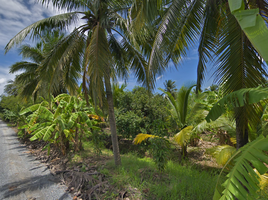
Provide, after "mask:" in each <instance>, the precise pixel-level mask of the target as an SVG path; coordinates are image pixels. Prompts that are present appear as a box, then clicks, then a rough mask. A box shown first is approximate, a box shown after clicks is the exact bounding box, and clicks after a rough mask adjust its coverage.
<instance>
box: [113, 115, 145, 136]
mask: <svg viewBox="0 0 268 200" xmlns="http://www.w3.org/2000/svg"><path fill="white" fill-rule="evenodd" d="M141 123H142V118H141V117H139V116H138V115H137V114H135V113H134V112H133V111H127V112H122V111H120V110H119V111H117V113H116V126H117V130H118V132H119V133H120V135H122V136H123V137H125V138H135V137H136V135H137V134H139V133H140V132H141Z"/></svg>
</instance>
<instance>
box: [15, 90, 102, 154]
mask: <svg viewBox="0 0 268 200" xmlns="http://www.w3.org/2000/svg"><path fill="white" fill-rule="evenodd" d="M28 113H31V114H30V115H29V116H28V117H27V119H28V123H27V125H24V126H22V127H20V129H26V131H27V132H28V133H29V134H31V135H32V137H31V138H30V140H31V141H33V140H37V139H38V140H44V141H47V142H48V147H49V145H50V144H51V143H53V144H56V145H57V146H59V148H60V149H61V151H62V153H63V154H66V151H68V150H69V148H70V146H69V145H70V142H72V143H73V146H74V150H75V151H79V150H80V149H81V148H82V144H81V139H82V137H83V136H85V135H88V134H91V131H92V130H93V129H99V128H98V127H96V126H94V125H95V124H96V123H97V122H96V121H95V120H92V119H90V117H89V116H90V115H91V114H95V113H94V108H93V107H92V106H91V107H88V106H87V105H86V101H84V100H82V99H81V97H79V96H78V97H73V96H70V95H68V94H61V95H58V96H57V97H56V98H53V97H52V101H51V102H50V103H48V102H47V101H43V102H42V103H40V104H35V105H32V106H30V107H28V108H26V109H24V110H22V111H21V112H20V115H27V114H28Z"/></svg>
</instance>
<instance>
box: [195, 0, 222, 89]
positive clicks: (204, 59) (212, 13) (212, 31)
mask: <svg viewBox="0 0 268 200" xmlns="http://www.w3.org/2000/svg"><path fill="white" fill-rule="evenodd" d="M216 2H217V1H214V0H208V1H206V5H205V10H204V19H203V27H202V31H201V35H200V42H199V47H198V54H199V60H198V65H197V90H196V92H198V91H200V89H201V86H202V83H203V80H204V77H205V75H204V74H205V72H206V64H207V63H208V62H209V61H211V60H212V54H213V53H214V52H215V50H214V49H216V46H217V45H216V44H217V42H216V41H215V40H216V38H215V37H214V36H215V35H217V33H216V32H217V25H218V24H217V23H218V19H219V16H218V15H219V12H218V10H219V9H218V7H217V6H218V5H217V3H216Z"/></svg>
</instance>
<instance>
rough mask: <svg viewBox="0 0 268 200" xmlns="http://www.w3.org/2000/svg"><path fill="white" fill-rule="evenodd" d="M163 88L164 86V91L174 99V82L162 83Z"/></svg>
mask: <svg viewBox="0 0 268 200" xmlns="http://www.w3.org/2000/svg"><path fill="white" fill-rule="evenodd" d="M164 86H165V91H166V92H169V93H171V94H172V96H173V97H175V92H176V91H177V89H176V84H175V81H172V80H166V81H165V82H164Z"/></svg>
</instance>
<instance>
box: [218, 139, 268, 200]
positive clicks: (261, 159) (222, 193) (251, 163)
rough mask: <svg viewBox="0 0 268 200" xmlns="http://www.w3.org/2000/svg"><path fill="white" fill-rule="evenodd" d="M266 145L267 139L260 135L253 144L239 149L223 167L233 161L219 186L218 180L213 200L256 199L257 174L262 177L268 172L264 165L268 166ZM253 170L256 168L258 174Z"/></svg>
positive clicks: (257, 187) (257, 188)
mask: <svg viewBox="0 0 268 200" xmlns="http://www.w3.org/2000/svg"><path fill="white" fill-rule="evenodd" d="M267 144H268V138H266V137H264V136H262V135H261V136H259V137H258V138H257V139H256V140H254V141H253V142H250V143H248V144H247V145H245V146H243V147H241V148H240V149H239V150H238V151H237V152H236V153H235V154H234V155H233V156H232V158H231V159H230V160H229V161H228V162H227V163H226V164H225V167H226V166H227V165H228V164H229V162H230V161H233V162H234V165H233V167H232V168H231V170H230V172H229V173H228V175H227V176H226V177H227V179H226V180H225V181H224V183H223V184H222V185H221V186H220V185H219V180H218V184H217V185H216V190H215V193H214V197H213V199H214V200H218V199H222V200H223V199H235V198H238V199H241V200H243V199H245V200H246V199H256V198H257V191H258V190H259V183H260V177H259V175H258V173H259V174H260V175H262V174H264V173H265V172H267V170H268V168H267V167H266V165H265V164H264V163H266V164H268V156H267V154H266V153H265V151H267V150H268V145H267ZM253 168H256V170H257V172H258V173H257V172H256V171H254V170H253ZM223 169H224V168H223ZM222 171H223V170H222ZM221 187H222V188H221Z"/></svg>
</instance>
